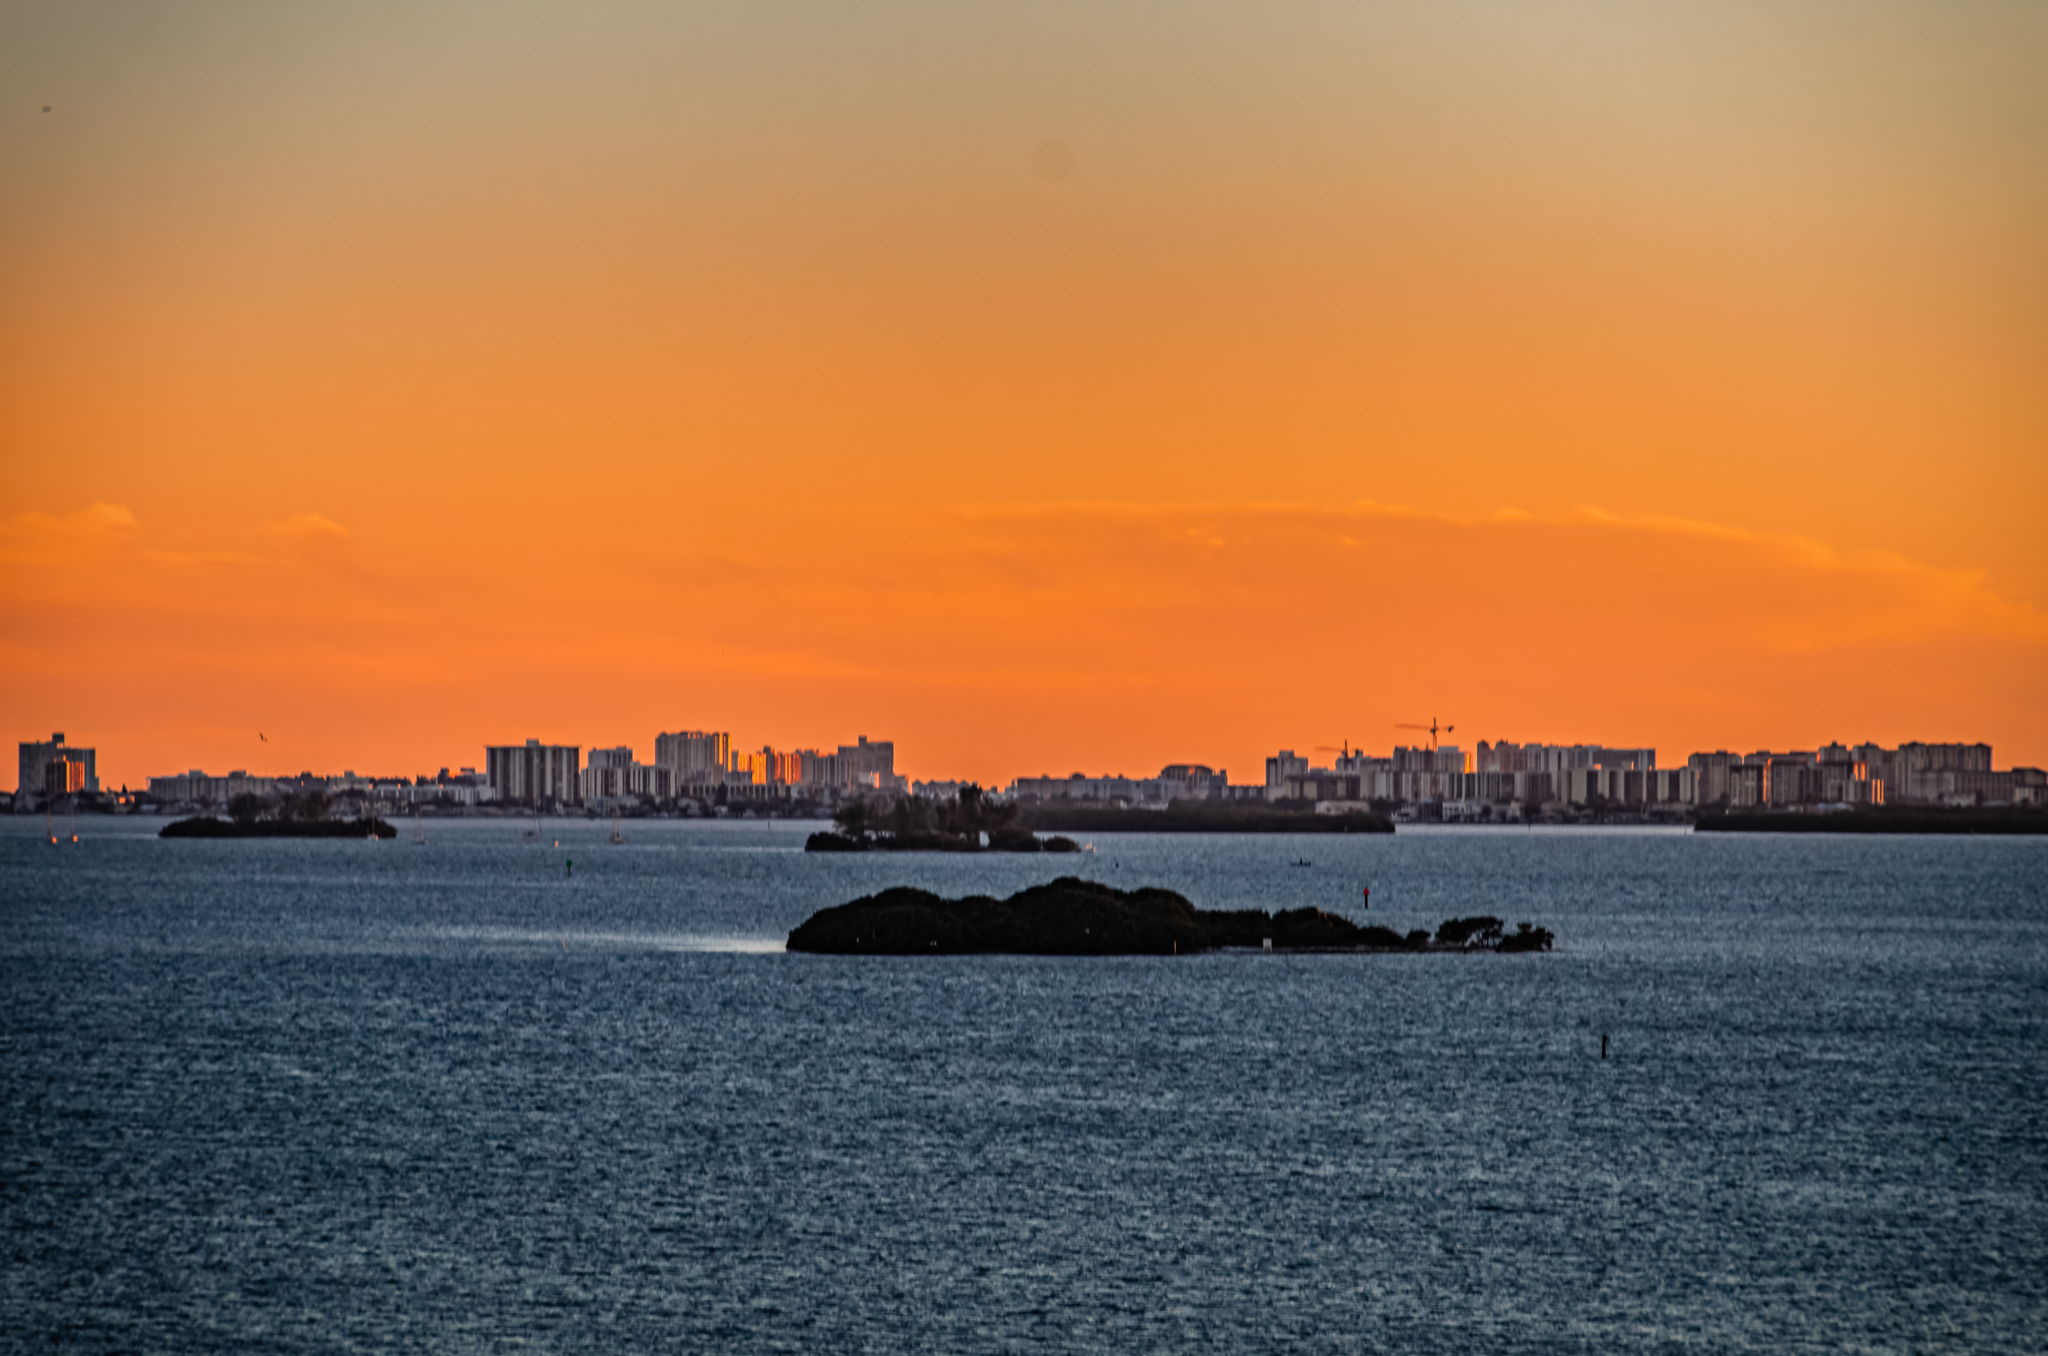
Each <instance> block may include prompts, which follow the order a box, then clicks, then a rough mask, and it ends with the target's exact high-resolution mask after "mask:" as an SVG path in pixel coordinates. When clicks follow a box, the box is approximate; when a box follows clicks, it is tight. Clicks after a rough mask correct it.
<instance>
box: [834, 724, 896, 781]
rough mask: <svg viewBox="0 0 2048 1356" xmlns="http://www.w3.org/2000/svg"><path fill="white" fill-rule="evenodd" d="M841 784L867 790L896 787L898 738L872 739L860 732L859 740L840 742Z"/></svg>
mask: <svg viewBox="0 0 2048 1356" xmlns="http://www.w3.org/2000/svg"><path fill="white" fill-rule="evenodd" d="M839 776H840V785H842V786H851V787H860V788H863V789H866V790H882V791H889V790H894V789H895V788H896V785H897V783H896V741H894V740H893V739H876V740H870V739H869V738H868V737H867V736H866V735H862V736H860V742H859V743H857V744H841V745H840V746H839Z"/></svg>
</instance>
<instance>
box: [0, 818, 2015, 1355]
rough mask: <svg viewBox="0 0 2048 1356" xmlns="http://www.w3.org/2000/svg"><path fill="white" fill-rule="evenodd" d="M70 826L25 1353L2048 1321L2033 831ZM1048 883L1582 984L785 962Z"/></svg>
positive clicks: (7, 1092) (1259, 1339)
mask: <svg viewBox="0 0 2048 1356" xmlns="http://www.w3.org/2000/svg"><path fill="white" fill-rule="evenodd" d="M41 827H42V825H41V821H40V820H36V821H33V822H30V821H12V822H0V1263H4V1264H0V1348H4V1349H8V1350H23V1351H27V1350H46V1349H52V1348H55V1349H77V1350H92V1351H115V1350H123V1351H138V1350H139V1351H151V1352H184V1351H249V1350H272V1351H300V1350H303V1351H328V1350H347V1349H360V1350H374V1351H386V1350H394V1349H426V1348H431V1349H435V1350H479V1351H481V1350H492V1351H496V1350H501V1349H504V1348H505V1347H507V1346H511V1345H515V1344H518V1343H521V1342H523V1343H526V1344H528V1345H530V1346H531V1347H532V1348H534V1349H538V1350H544V1351H546V1350H553V1351H592V1352H597V1351H604V1352H615V1351H629V1350H645V1349H652V1348H655V1347H656V1346H662V1347H666V1348H668V1349H674V1350H700V1351H741V1352H744V1351H806V1352H809V1351H816V1352H828V1351H829V1352H860V1351H874V1352H898V1351H914V1350H921V1351H946V1352H976V1351H1005V1352H1012V1351H1026V1350H1046V1351H1074V1350H1085V1351H1102V1352H1131V1351H1140V1352H1142V1351H1173V1352H1181V1351H1202V1350H1213V1351H1252V1350H1262V1349H1280V1348H1285V1349H1288V1350H1299V1351H1318V1350H1344V1351H1350V1350H1401V1351H1411V1350H1412V1351H1472V1352H1482V1351H1483V1352H1495V1351H1504V1350H1505V1351H1585V1352H1606V1351H1619V1350H1642V1351H1664V1350H1669V1351H1702V1352H1705V1351H1728V1350H1743V1349H1753V1350H1769V1351H1813V1352H1821V1351H1828V1352H1834V1351H1926V1350H1937V1351H1958V1352H1962V1351H1967V1352H2020V1351H2038V1350H2040V1349H2041V1337H2040V1334H2041V1333H2042V1332H2043V1331H2048V843H2044V842H2040V841H2020V840H1970V839H1879V840H1872V839H1849V838H1842V839H1835V838H1803V837H1802V838H1793V839H1770V838H1761V839H1760V838H1740V837H1734V836H1728V837H1718V836H1717V837H1695V836H1692V835H1687V834H1676V833H1662V832H1655V831H1641V832H1604V833H1603V832H1573V831H1568V830H1558V831H1550V832H1542V831H1534V832H1532V831H1488V830H1472V831H1459V830H1439V831H1435V832H1429V831H1424V832H1404V833H1402V834H1401V835H1398V836H1396V837H1391V838H1388V837H1376V838H1261V837H1172V836H1149V835H1128V836H1116V837H1109V838H1104V839H1101V840H1099V846H1100V848H1101V851H1100V852H1099V853H1097V854H1096V855H1094V856H1092V857H1086V858H1082V859H1079V860H1078V861H1077V859H1075V858H1043V859H1034V858H996V857H975V858H963V857H880V856H876V857H859V858H849V857H841V856H821V857H806V856H804V855H803V854H802V853H801V852H800V851H799V849H800V847H801V842H802V837H803V833H804V832H805V829H804V828H801V827H796V826H791V825H777V826H766V825H744V824H708V825H695V826H691V825H682V824H651V825H644V826H629V829H628V832H629V836H630V837H631V839H632V841H631V842H629V843H628V844H626V845H625V846H610V845H607V844H606V843H605V842H604V841H603V839H604V832H603V827H604V826H602V825H595V824H591V823H586V822H575V823H564V824H560V825H556V826H550V828H549V830H548V835H549V837H548V839H544V840H543V841H541V842H539V843H534V842H526V841H522V839H521V837H520V828H521V827H522V826H520V825H517V824H514V823H510V822H507V821H464V822H452V823H433V824H430V825H429V826H428V834H429V838H430V841H429V842H428V843H427V844H425V845H423V846H420V845H414V844H411V843H408V842H405V841H403V840H401V841H399V842H392V843H381V844H370V843H353V842H348V843H340V842H328V843H264V842H244V843H204V842H180V843H166V842H161V841H159V840H157V839H155V838H154V837H151V836H149V834H150V833H152V832H153V831H154V828H155V824H154V823H140V822H127V821H113V822H109V821H95V820H85V821H81V824H80V828H81V831H82V836H83V839H84V841H82V842H81V843H79V844H77V845H76V846H73V845H69V844H66V845H64V846H62V847H51V846H49V845H48V844H46V843H43V842H41V841H39V837H38V831H39V830H40V829H41ZM557 837H558V838H559V839H560V846H559V847H557V846H553V845H552V842H551V841H550V840H552V839H554V838H557ZM1304 857H1305V858H1307V859H1309V860H1310V862H1311V863H1312V864H1311V865H1310V866H1308V867H1295V866H1292V865H1291V863H1292V862H1294V861H1295V859H1297V858H1304ZM572 859H573V861H574V864H575V869H574V873H573V875H572V874H570V873H569V872H568V871H567V869H566V862H567V861H569V860H572ZM1066 871H1077V872H1079V873H1082V874H1089V875H1094V876H1097V877H1100V878H1102V879H1105V880H1109V881H1112V882H1115V883H1118V884H1139V883H1157V884H1164V885H1168V886H1171V887H1173V888H1175V889H1178V890H1181V891H1182V892H1184V893H1186V894H1188V895H1189V896H1190V897H1192V898H1193V899H1194V900H1195V901H1196V903H1197V904H1200V905H1203V906H1256V907H1262V908H1281V907H1292V906H1296V905H1300V904H1316V905H1319V906H1322V907H1326V908H1333V909H1340V910H1345V911H1347V912H1351V913H1352V914H1353V916H1354V917H1358V916H1361V915H1359V914H1358V913H1357V910H1356V906H1357V904H1358V901H1359V892H1360V888H1361V887H1362V886H1364V885H1370V886H1371V887H1372V891H1373V895H1372V898H1373V908H1372V911H1371V913H1370V915H1369V917H1370V918H1371V919H1372V920H1373V921H1384V922H1389V923H1392V924H1395V925H1397V926H1401V927H1403V928H1406V927H1413V926H1432V925H1434V924H1435V923H1436V922H1438V921H1439V920H1441V919H1443V918H1445V917H1447V916H1452V915H1457V914H1468V913H1474V912H1491V913H1498V914H1501V915H1502V916H1504V917H1506V918H1507V919H1508V920H1509V921H1510V922H1513V921H1519V920H1521V919H1524V918H1526V919H1529V920H1531V921H1535V922H1539V923H1542V924H1544V925H1546V926H1549V927H1551V928H1552V929H1553V930H1555V931H1556V932H1557V934H1558V937H1559V939H1560V950H1559V951H1558V952H1557V953H1555V954H1553V955H1549V956H1526V957H1450V956H1265V955H1238V954H1233V955H1216V956H1204V957H1186V958H1168V957H1150V958H1130V959H1092V960H1090V959H1037V958H1020V957H985V958H983V957H961V958H947V959H937V958H934V959H928V960H926V959H909V960H896V959H876V958H866V959H848V958H830V957H811V956H794V955H788V954H785V953H783V952H782V951H781V949H780V941H781V938H782V936H783V935H784V934H785V933H786V932H787V931H788V930H789V928H791V927H792V926H794V925H795V924H796V923H797V922H799V921H801V920H802V919H803V918H804V917H805V916H807V915H808V914H809V913H810V912H811V911H812V910H813V909H815V908H817V907H820V906H822V905H824V904H829V903H837V902H840V901H843V900H845V899H849V898H852V897H853V896H855V895H857V894H861V893H865V892H867V891H869V890H872V889H875V888H878V887H880V886H883V885H886V884H892V883H899V882H914V883H919V884H924V885H928V886H931V887H933V888H935V889H940V890H943V891H947V892H949V893H964V892H970V891H975V892H999V893H1007V892H1008V891H1009V890H1011V889H1013V888H1015V887H1017V886H1019V885H1022V884H1025V883H1028V882H1031V881H1036V880H1043V879H1047V878H1049V877H1051V876H1053V875H1056V874H1060V873H1062V872H1066ZM1603 1033H1606V1034H1608V1035H1610V1036H1611V1050H1612V1055H1611V1058H1609V1059H1606V1060H1604V1061H1603V1060H1602V1059H1601V1058H1600V1057H1599V1055H1600V1037H1601V1035H1602V1034H1603Z"/></svg>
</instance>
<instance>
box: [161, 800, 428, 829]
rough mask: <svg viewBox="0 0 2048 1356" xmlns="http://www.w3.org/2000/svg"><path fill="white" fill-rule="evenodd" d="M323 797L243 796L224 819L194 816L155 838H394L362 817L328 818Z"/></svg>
mask: <svg viewBox="0 0 2048 1356" xmlns="http://www.w3.org/2000/svg"><path fill="white" fill-rule="evenodd" d="M327 806H328V801H327V796H326V793H325V792H321V791H307V792H303V793H300V794H297V795H287V796H285V797H283V798H282V799H281V800H277V801H272V800H270V799H268V798H266V797H263V796H256V795H250V794H243V795H239V796H236V797H235V798H234V799H232V800H230V801H229V802H228V818H226V819H218V818H215V817H214V816H213V815H194V816H193V817H192V818H190V819H179V820H174V821H173V822H171V823H169V824H166V825H164V826H163V828H161V829H159V830H158V831H157V835H156V836H157V837H159V838H396V837H397V836H398V830H397V829H394V828H392V827H391V825H390V824H388V823H386V822H385V821H384V820H381V819H378V818H376V817H375V816H372V815H369V814H365V815H363V816H362V817H361V818H359V819H329V818H328V817H327Z"/></svg>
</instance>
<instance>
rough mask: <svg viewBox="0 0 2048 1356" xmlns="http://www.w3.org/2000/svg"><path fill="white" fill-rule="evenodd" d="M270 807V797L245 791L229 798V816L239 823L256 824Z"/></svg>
mask: <svg viewBox="0 0 2048 1356" xmlns="http://www.w3.org/2000/svg"><path fill="white" fill-rule="evenodd" d="M269 809H270V801H269V800H268V798H266V797H263V796H259V795H257V794H256V793H255V792H253V791H244V792H242V793H241V794H239V795H236V796H232V797H230V798H229V799H228V818H229V819H232V820H234V821H235V822H236V823H237V824H254V823H255V822H256V821H257V820H259V819H261V818H263V816H264V814H265V813H266V812H267V811H268V810H269Z"/></svg>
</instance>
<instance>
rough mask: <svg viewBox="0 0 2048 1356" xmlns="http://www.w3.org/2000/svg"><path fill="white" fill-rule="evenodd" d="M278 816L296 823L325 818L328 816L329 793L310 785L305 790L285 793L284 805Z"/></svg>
mask: <svg viewBox="0 0 2048 1356" xmlns="http://www.w3.org/2000/svg"><path fill="white" fill-rule="evenodd" d="M277 817H278V818H279V819H287V820H290V821H292V822H293V823H295V824H306V823H311V822H312V821H314V820H316V819H325V818H327V793H326V792H325V791H323V790H321V789H320V788H319V787H317V786H309V787H307V788H306V789H305V790H303V791H293V792H288V793H287V794H286V795H285V798H284V804H283V806H282V807H280V809H279V810H278V816H277Z"/></svg>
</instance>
